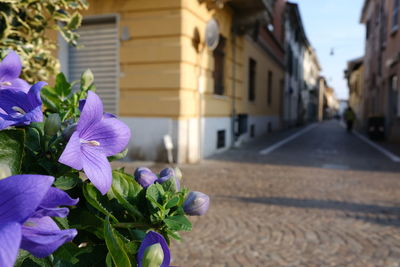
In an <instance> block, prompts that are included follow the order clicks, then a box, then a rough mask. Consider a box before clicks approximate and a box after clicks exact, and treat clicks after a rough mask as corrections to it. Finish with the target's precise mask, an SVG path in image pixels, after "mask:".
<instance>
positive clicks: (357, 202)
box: [172, 122, 400, 267]
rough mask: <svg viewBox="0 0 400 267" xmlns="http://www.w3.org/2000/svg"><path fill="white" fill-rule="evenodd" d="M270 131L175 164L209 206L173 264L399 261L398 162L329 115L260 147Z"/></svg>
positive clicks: (370, 263) (215, 265)
mask: <svg viewBox="0 0 400 267" xmlns="http://www.w3.org/2000/svg"><path fill="white" fill-rule="evenodd" d="M274 138H275V137H274V136H271V138H267V139H268V140H259V141H258V142H255V143H254V144H253V145H251V146H250V147H247V148H246V149H235V150H231V151H229V152H226V153H223V154H220V155H217V156H215V157H214V158H212V159H209V160H206V161H204V162H203V163H201V164H199V165H185V166H182V170H183V173H184V179H185V180H184V183H185V184H186V185H188V186H189V187H190V188H191V189H193V190H198V191H202V192H205V193H207V194H209V195H210V197H211V206H210V210H209V212H208V214H207V215H206V216H204V217H195V218H194V217H192V221H193V223H194V227H193V229H194V230H193V231H192V232H190V233H185V234H184V235H183V236H184V241H183V242H181V243H179V242H175V243H174V244H173V246H172V255H173V265H177V266H185V267H190V266H200V267H206V266H213V267H218V266H229V267H234V266H246V267H247V266H400V164H399V163H394V162H391V161H390V160H389V159H388V158H386V157H384V156H383V155H382V154H380V153H379V152H378V151H376V150H374V149H373V148H371V147H369V146H368V145H367V144H366V143H363V141H361V140H360V139H358V138H357V137H356V136H354V135H352V134H348V133H346V132H345V130H344V129H343V128H341V127H340V125H339V124H338V123H337V122H327V123H323V124H319V125H317V126H316V127H315V128H313V129H312V130H310V131H309V132H307V133H305V134H303V135H301V136H300V137H298V138H297V139H295V140H293V141H291V142H289V143H287V144H285V145H283V146H282V147H280V148H278V149H277V150H275V151H273V152H272V153H270V154H268V155H265V156H261V155H259V153H258V151H259V150H260V149H262V148H264V147H265V146H268V145H269V143H268V142H271V140H273V141H274ZM276 138H282V137H281V136H278V137H276Z"/></svg>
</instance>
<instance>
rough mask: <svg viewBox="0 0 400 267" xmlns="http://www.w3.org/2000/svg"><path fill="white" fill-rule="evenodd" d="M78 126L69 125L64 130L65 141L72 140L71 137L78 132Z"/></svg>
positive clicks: (74, 124)
mask: <svg viewBox="0 0 400 267" xmlns="http://www.w3.org/2000/svg"><path fill="white" fill-rule="evenodd" d="M76 126H77V124H76V123H73V124H71V125H68V126H67V127H66V128H65V129H64V131H63V133H62V135H63V137H64V139H65V141H68V140H69V139H70V138H71V135H72V134H73V133H74V132H75V131H76Z"/></svg>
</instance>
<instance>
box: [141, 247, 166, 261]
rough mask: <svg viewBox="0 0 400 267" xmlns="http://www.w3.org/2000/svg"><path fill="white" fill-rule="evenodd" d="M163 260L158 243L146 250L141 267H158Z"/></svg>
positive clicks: (161, 250)
mask: <svg viewBox="0 0 400 267" xmlns="http://www.w3.org/2000/svg"><path fill="white" fill-rule="evenodd" d="M163 260H164V251H163V249H162V247H161V244H160V243H156V244H153V245H151V246H149V247H147V248H146V250H145V252H144V255H143V259H142V267H160V266H161V264H162V263H163Z"/></svg>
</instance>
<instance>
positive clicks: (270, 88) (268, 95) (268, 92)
mask: <svg viewBox="0 0 400 267" xmlns="http://www.w3.org/2000/svg"><path fill="white" fill-rule="evenodd" d="M267 84H268V87H267V103H268V106H270V105H271V102H272V84H273V76H272V71H268V83H267Z"/></svg>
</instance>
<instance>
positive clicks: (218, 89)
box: [213, 35, 225, 95]
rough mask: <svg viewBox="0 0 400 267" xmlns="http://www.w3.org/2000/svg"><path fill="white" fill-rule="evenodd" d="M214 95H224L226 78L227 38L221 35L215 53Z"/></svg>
mask: <svg viewBox="0 0 400 267" xmlns="http://www.w3.org/2000/svg"><path fill="white" fill-rule="evenodd" d="M213 54H214V94H216V95H223V94H224V92H225V88H224V77H225V75H224V74H225V38H224V37H223V36H222V35H221V36H220V37H219V43H218V46H217V47H216V48H215V50H214V52H213Z"/></svg>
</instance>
